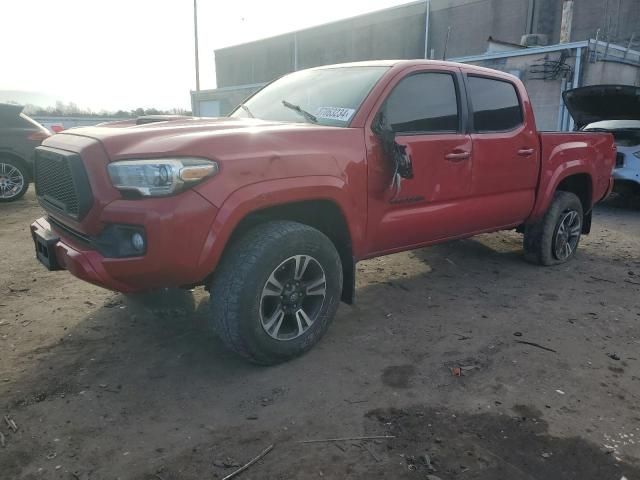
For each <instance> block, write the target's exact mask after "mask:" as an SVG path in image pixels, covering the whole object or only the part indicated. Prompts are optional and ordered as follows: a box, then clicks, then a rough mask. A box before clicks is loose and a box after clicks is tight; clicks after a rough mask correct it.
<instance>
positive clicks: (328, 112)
mask: <svg viewBox="0 0 640 480" xmlns="http://www.w3.org/2000/svg"><path fill="white" fill-rule="evenodd" d="M354 113H355V110H354V109H353V108H340V107H318V110H316V117H318V118H326V119H327V120H338V121H340V122H348V121H349V120H350V119H351V117H352V116H353V114H354Z"/></svg>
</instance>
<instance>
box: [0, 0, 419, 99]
mask: <svg viewBox="0 0 640 480" xmlns="http://www.w3.org/2000/svg"><path fill="white" fill-rule="evenodd" d="M408 1H409V0H316V1H308V0H307V1H305V0H297V1H296V0H270V1H268V0H231V1H228V0H198V28H199V32H198V33H199V44H200V87H201V88H203V89H206V88H215V86H216V85H215V63H214V55H213V51H214V49H216V48H221V47H227V46H230V45H236V44H239V43H244V42H248V41H252V40H257V39H260V38H265V37H269V36H273V35H277V34H280V33H285V32H290V31H293V30H299V29H301V28H306V27H309V26H313V25H319V24H322V23H326V22H330V21H334V20H338V19H341V18H347V17H351V16H354V15H359V14H362V13H365V12H370V11H374V10H379V9H382V8H387V7H390V6H393V5H400V4H403V3H408ZM0 19H2V28H0V45H2V48H0V91H7V90H17V91H28V92H34V93H36V92H37V93H38V94H42V95H44V96H45V98H47V99H49V100H51V101H54V100H56V99H57V100H62V101H65V102H69V101H73V102H75V103H76V104H78V105H79V106H80V107H83V108H90V109H92V110H95V111H100V110H112V111H113V110H118V109H123V110H131V109H133V108H138V107H142V108H160V109H170V108H174V107H178V108H187V109H189V108H190V96H189V91H190V90H194V89H195V73H194V68H195V67H194V63H195V61H194V38H193V0H0ZM2 100H5V98H2ZM41 101H43V100H41Z"/></svg>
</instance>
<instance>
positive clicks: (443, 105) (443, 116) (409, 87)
mask: <svg viewBox="0 0 640 480" xmlns="http://www.w3.org/2000/svg"><path fill="white" fill-rule="evenodd" d="M383 112H384V114H385V117H386V122H387V123H388V124H389V125H390V126H391V128H392V129H393V131H394V132H396V133H398V134H402V133H439V132H457V131H458V125H459V120H458V100H457V95H456V85H455V82H454V80H453V76H452V75H450V74H448V73H418V74H415V75H410V76H408V77H406V78H404V79H403V80H401V81H400V83H398V85H396V87H395V88H394V89H393V91H392V92H391V95H389V98H387V101H386V102H385V106H384V108H383Z"/></svg>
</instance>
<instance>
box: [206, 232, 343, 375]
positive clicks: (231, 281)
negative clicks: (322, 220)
mask: <svg viewBox="0 0 640 480" xmlns="http://www.w3.org/2000/svg"><path fill="white" fill-rule="evenodd" d="M341 292H342V264H341V262H340V257H339V255H338V252H337V251H336V249H335V246H334V245H333V243H332V242H331V240H329V238H327V237H326V236H325V235H324V234H323V233H321V232H320V231H318V230H316V229H314V228H312V227H309V226H307V225H303V224H300V223H295V222H286V221H278V222H270V223H267V224H263V225H260V226H258V227H255V228H254V229H253V230H251V231H249V232H248V233H247V234H246V235H244V236H243V237H242V238H241V239H240V240H239V241H238V242H237V243H236V244H234V245H233V246H231V248H230V250H229V251H228V252H227V253H225V256H224V258H223V260H222V261H221V263H220V265H219V267H218V269H217V271H216V273H215V276H214V279H213V281H212V283H211V308H212V318H211V322H212V325H213V327H214V329H215V331H216V332H217V333H218V335H219V336H220V338H221V339H222V340H223V342H224V343H225V344H226V345H227V347H229V348H230V349H231V350H233V351H234V352H236V353H238V354H240V355H242V356H243V357H245V358H247V359H248V360H250V361H251V362H254V363H258V364H264V365H270V364H275V363H280V362H283V361H286V360H289V359H291V358H294V357H296V356H299V355H301V354H303V353H304V352H306V351H307V350H309V349H310V348H311V347H312V346H313V345H315V343H316V342H318V340H320V338H321V337H322V335H324V333H325V332H326V330H327V328H328V327H329V324H330V323H331V321H332V320H333V317H334V316H335V313H336V311H337V308H338V304H339V300H340V295H341Z"/></svg>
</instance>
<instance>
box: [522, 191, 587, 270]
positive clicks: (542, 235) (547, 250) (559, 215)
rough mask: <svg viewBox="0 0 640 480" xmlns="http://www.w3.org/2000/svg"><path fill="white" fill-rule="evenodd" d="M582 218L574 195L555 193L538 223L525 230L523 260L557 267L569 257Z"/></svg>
mask: <svg viewBox="0 0 640 480" xmlns="http://www.w3.org/2000/svg"><path fill="white" fill-rule="evenodd" d="M583 216H584V214H583V210H582V203H581V202H580V199H579V198H578V197H577V196H576V195H575V194H574V193H571V192H556V194H555V195H554V198H553V201H552V202H551V205H550V206H549V209H548V210H547V213H546V214H545V215H544V217H543V218H542V220H540V221H539V222H537V223H535V224H532V225H527V226H526V227H525V232H524V251H525V258H526V259H527V260H528V261H530V262H532V263H538V264H540V265H558V264H560V263H564V262H566V261H568V260H570V259H571V258H573V257H574V256H575V253H576V250H577V249H578V245H579V243H580V237H581V234H582V223H583Z"/></svg>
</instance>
